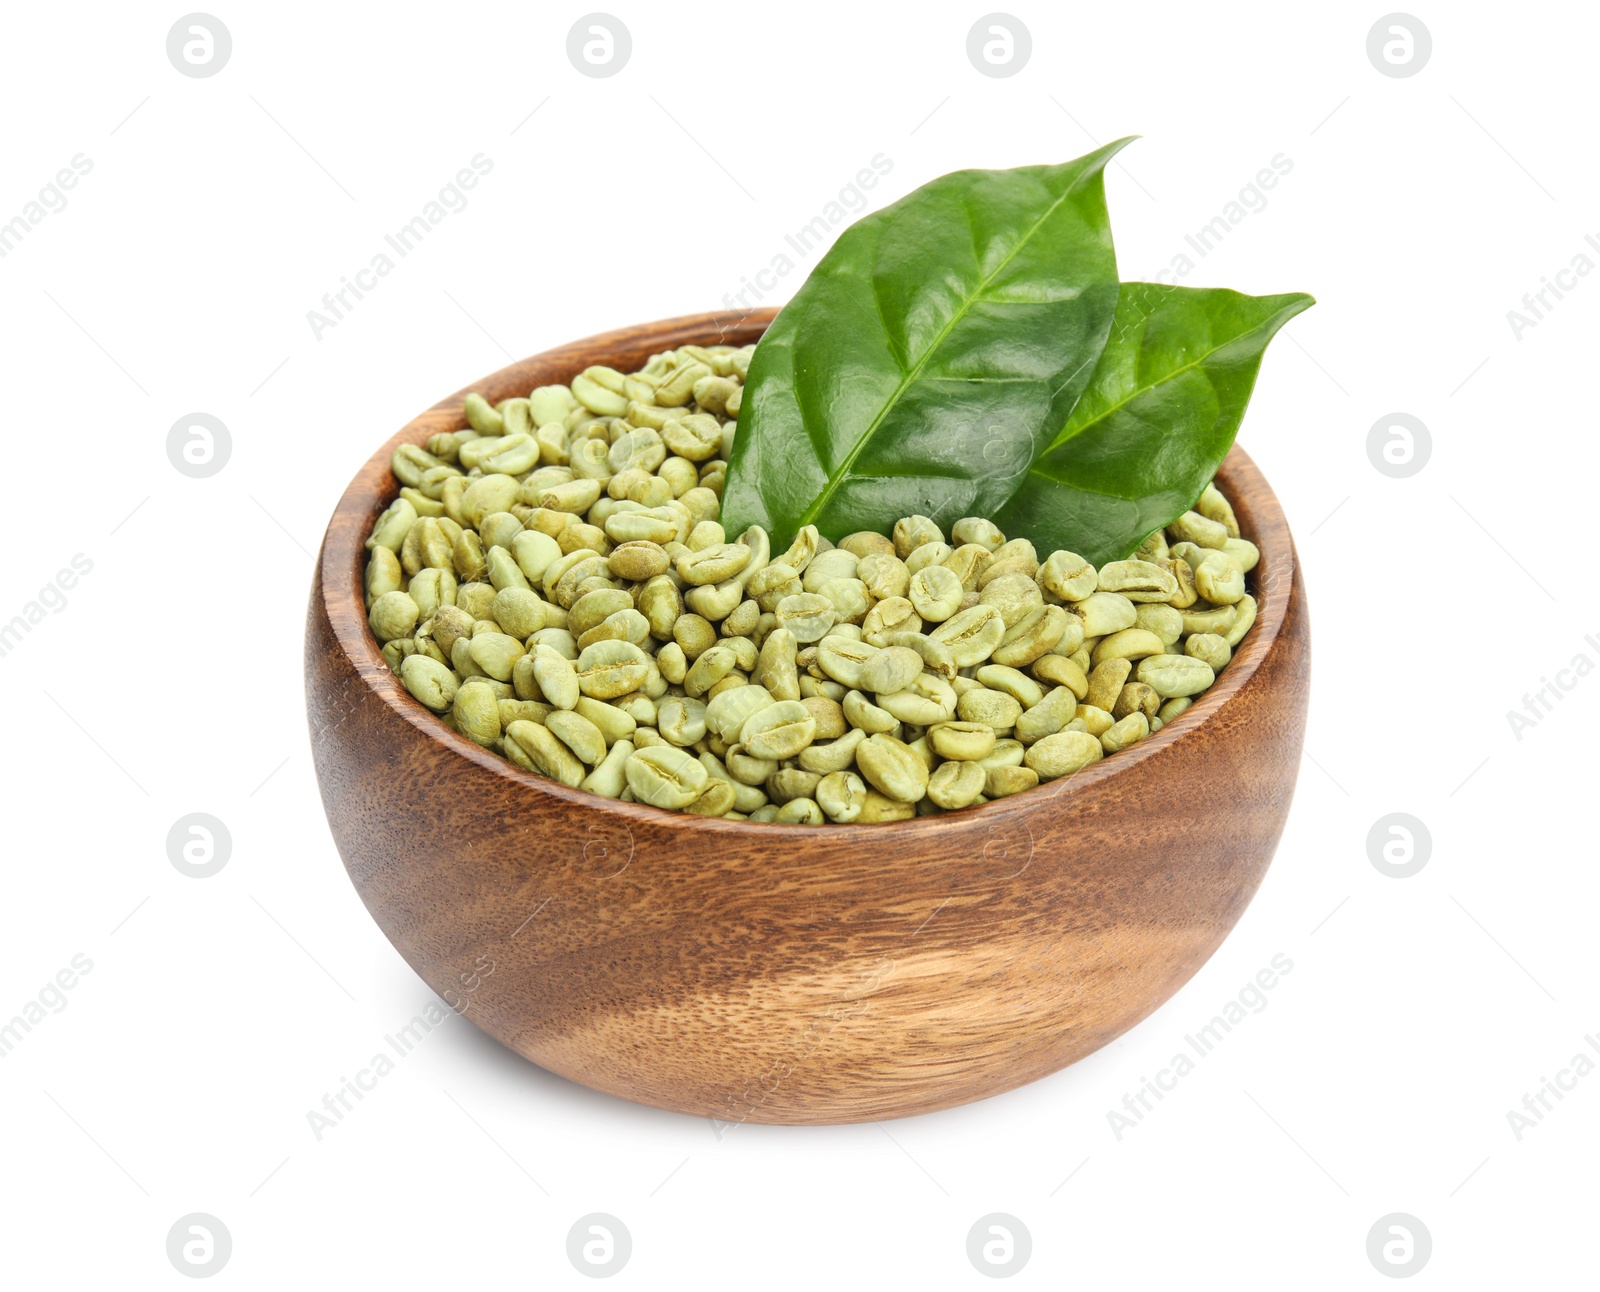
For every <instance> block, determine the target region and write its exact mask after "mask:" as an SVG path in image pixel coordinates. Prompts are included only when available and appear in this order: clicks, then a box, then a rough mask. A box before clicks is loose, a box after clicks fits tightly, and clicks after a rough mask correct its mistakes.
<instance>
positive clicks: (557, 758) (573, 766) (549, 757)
mask: <svg viewBox="0 0 1600 1292" xmlns="http://www.w3.org/2000/svg"><path fill="white" fill-rule="evenodd" d="M551 716H552V717H553V716H554V715H553V714H552V715H551ZM546 721H548V719H546ZM500 743H501V747H502V749H503V750H504V751H505V752H506V753H507V754H508V755H511V757H512V758H513V761H520V762H521V763H522V765H523V766H524V767H525V768H527V769H528V770H531V771H536V772H538V773H539V774H540V775H541V776H548V777H550V778H551V779H552V780H557V781H560V782H561V783H562V784H563V785H566V786H569V787H571V788H573V789H576V788H577V787H578V785H579V784H580V783H581V782H582V781H583V778H584V776H585V775H586V774H587V773H586V772H585V771H584V766H583V764H582V763H581V762H580V761H579V760H578V757H577V755H575V754H574V753H573V752H572V751H571V750H570V749H568V748H567V747H566V745H564V744H562V743H561V741H560V740H559V739H557V738H556V735H555V733H554V732H552V731H551V730H550V729H549V728H548V727H543V726H540V725H539V724H538V723H536V722H525V721H517V722H513V723H512V724H511V725H510V726H508V727H507V728H506V730H505V735H504V736H502V737H501V742H500ZM513 748H514V749H515V750H516V751H517V752H518V753H520V754H521V755H522V757H521V759H520V760H518V759H517V758H516V756H515V755H514V754H511V750H512V749H513ZM696 765H697V766H698V764H696Z"/></svg>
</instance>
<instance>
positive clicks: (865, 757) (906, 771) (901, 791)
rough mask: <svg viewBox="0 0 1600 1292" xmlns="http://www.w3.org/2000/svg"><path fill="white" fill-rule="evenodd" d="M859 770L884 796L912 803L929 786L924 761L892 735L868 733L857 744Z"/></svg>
mask: <svg viewBox="0 0 1600 1292" xmlns="http://www.w3.org/2000/svg"><path fill="white" fill-rule="evenodd" d="M856 765H857V766H858V767H859V768H860V769H861V774H862V776H864V777H865V778H866V779H867V781H868V782H869V783H870V784H871V785H872V787H873V788H874V789H876V790H877V791H878V792H879V793H880V794H882V795H883V796H884V797H885V798H890V799H894V800H895V801H896V802H899V803H915V802H916V801H917V800H918V799H920V798H921V797H922V796H923V794H924V793H925V792H926V791H927V788H928V768H927V765H926V764H925V763H924V762H923V761H922V759H921V758H919V757H918V756H917V755H916V754H915V753H914V752H912V750H911V749H910V748H909V747H908V746H907V745H906V744H905V743H904V742H903V741H900V740H896V739H895V738H894V737H893V736H889V735H884V734H881V733H880V734H878V735H873V736H868V737H867V738H866V739H865V740H863V741H862V742H861V743H860V744H859V745H858V746H856Z"/></svg>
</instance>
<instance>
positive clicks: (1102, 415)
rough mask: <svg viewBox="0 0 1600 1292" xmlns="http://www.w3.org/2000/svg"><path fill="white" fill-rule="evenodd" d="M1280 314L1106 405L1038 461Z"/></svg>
mask: <svg viewBox="0 0 1600 1292" xmlns="http://www.w3.org/2000/svg"><path fill="white" fill-rule="evenodd" d="M1284 308H1285V309H1287V308H1288V307H1287V306H1285V307H1284ZM1282 313H1283V310H1277V311H1275V312H1274V313H1272V314H1270V315H1269V316H1268V317H1266V318H1264V319H1262V320H1261V322H1259V323H1257V324H1256V325H1255V326H1254V327H1252V328H1249V329H1248V330H1246V331H1244V332H1241V333H1239V334H1238V335H1237V336H1235V337H1230V338H1229V339H1228V340H1226V341H1224V342H1222V344H1221V345H1216V346H1213V347H1212V348H1211V349H1209V350H1207V351H1206V352H1205V353H1204V354H1202V355H1200V356H1199V357H1198V358H1196V359H1194V360H1192V361H1191V362H1189V363H1186V364H1184V365H1183V367H1181V368H1174V369H1173V370H1172V371H1171V372H1169V373H1167V375H1166V376H1164V377H1162V378H1161V380H1160V381H1153V382H1151V383H1150V384H1149V385H1148V386H1141V387H1139V389H1137V390H1134V391H1133V392H1131V393H1130V394H1129V395H1128V396H1127V397H1126V398H1123V399H1119V400H1118V401H1117V402H1116V403H1114V404H1111V405H1108V406H1107V407H1106V408H1105V409H1103V410H1102V411H1101V412H1099V413H1097V414H1096V415H1095V416H1094V418H1093V419H1092V420H1091V421H1087V422H1085V423H1084V424H1083V425H1082V426H1080V427H1078V429H1077V430H1075V431H1073V432H1072V433H1071V434H1070V435H1069V434H1066V433H1065V432H1063V433H1062V436H1061V438H1060V439H1058V440H1057V441H1056V442H1055V443H1054V444H1052V445H1051V446H1050V447H1049V448H1047V449H1046V450H1045V451H1044V452H1043V453H1041V454H1040V455H1039V459H1040V461H1041V462H1042V461H1043V460H1044V459H1045V458H1046V457H1048V456H1049V455H1050V454H1052V453H1054V452H1055V451H1056V450H1057V449H1059V448H1062V447H1063V446H1065V445H1068V444H1071V443H1072V441H1073V440H1075V439H1077V438H1078V437H1079V436H1080V435H1082V434H1083V433H1084V432H1085V431H1087V430H1089V429H1091V428H1092V427H1095V426H1098V425H1100V423H1101V422H1104V421H1106V420H1107V419H1108V418H1109V417H1110V416H1111V415H1112V414H1113V413H1115V412H1118V411H1119V410H1121V409H1123V408H1126V407H1127V406H1128V405H1129V404H1131V403H1132V402H1133V401H1134V400H1136V399H1139V398H1141V397H1142V396H1144V395H1148V394H1149V393H1150V392H1151V391H1152V390H1156V389H1158V388H1160V387H1162V386H1165V385H1167V384H1169V383H1170V382H1174V381H1176V380H1177V379H1178V378H1179V377H1181V376H1183V374H1184V373H1186V372H1193V371H1194V370H1195V369H1196V368H1198V367H1199V366H1200V365H1201V364H1203V363H1205V362H1206V360H1208V359H1210V358H1211V357H1212V356H1213V355H1215V354H1220V353H1221V352H1222V351H1223V350H1226V349H1227V348H1228V347H1229V346H1230V345H1238V344H1239V342H1241V341H1243V340H1246V339H1247V338H1249V337H1252V336H1254V335H1255V334H1256V333H1257V332H1259V331H1261V330H1262V329H1263V328H1265V327H1266V326H1267V325H1268V324H1269V323H1271V322H1272V321H1273V320H1274V319H1276V318H1277V317H1278V315H1280V314H1282ZM1032 472H1033V474H1035V475H1039V476H1044V478H1045V479H1046V480H1049V479H1053V478H1054V477H1052V476H1048V475H1045V473H1044V472H1043V471H1041V470H1039V468H1038V466H1034V467H1033V468H1032Z"/></svg>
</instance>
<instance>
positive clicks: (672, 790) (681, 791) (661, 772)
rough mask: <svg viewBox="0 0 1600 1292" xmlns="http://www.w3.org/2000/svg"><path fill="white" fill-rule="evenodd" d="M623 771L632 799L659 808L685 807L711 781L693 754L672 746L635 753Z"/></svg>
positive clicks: (635, 751)
mask: <svg viewBox="0 0 1600 1292" xmlns="http://www.w3.org/2000/svg"><path fill="white" fill-rule="evenodd" d="M624 771H625V773H626V775H627V780H628V788H629V789H630V790H632V791H633V794H634V797H635V798H636V799H638V800H639V802H641V803H648V804H649V805H650V806H651V807H659V808H685V807H688V806H689V804H691V803H693V802H694V801H695V799H697V798H699V797H700V795H701V794H702V793H703V792H704V791H705V788H706V785H707V783H708V782H709V781H710V779H711V776H710V773H709V772H707V771H706V769H705V768H704V767H703V766H701V764H700V763H699V762H698V761H696V759H695V757H694V756H693V755H692V754H690V753H688V752H687V751H686V750H682V749H679V748H677V747H676V746H673V745H652V746H650V747H649V748H648V749H636V750H634V752H633V754H632V755H630V756H629V758H628V760H627V762H626V764H625V765H624Z"/></svg>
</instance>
